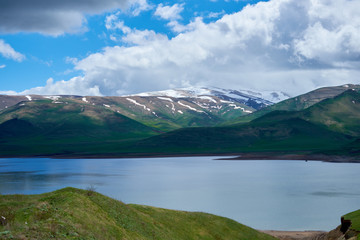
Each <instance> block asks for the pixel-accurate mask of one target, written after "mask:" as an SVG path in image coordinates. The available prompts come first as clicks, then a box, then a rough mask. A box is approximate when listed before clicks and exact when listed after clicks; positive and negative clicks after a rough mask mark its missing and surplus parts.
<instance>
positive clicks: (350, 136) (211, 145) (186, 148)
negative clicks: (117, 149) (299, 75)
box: [137, 90, 360, 154]
mask: <svg viewBox="0 0 360 240" xmlns="http://www.w3.org/2000/svg"><path fill="white" fill-rule="evenodd" d="M359 122H360V94H359V93H358V92H357V91H353V90H349V91H345V92H343V93H342V94H340V95H339V96H336V97H335V98H331V99H325V100H323V101H321V102H319V103H317V104H315V105H313V106H311V107H309V108H306V109H304V110H301V111H272V112H270V113H268V114H266V115H264V116H262V117H259V118H257V119H255V120H253V121H251V122H249V123H246V124H236V125H232V126H228V127H216V128H195V129H180V130H177V131H173V132H169V133H165V134H162V135H159V136H154V137H151V138H149V139H145V140H142V141H140V142H139V143H138V145H137V146H138V147H139V146H140V147H141V149H146V150H145V151H150V152H151V151H154V152H156V151H157V152H177V153H200V152H202V153H241V152H282V153H286V152H288V153H290V152H308V153H309V152H313V153H316V152H322V153H324V152H328V151H332V152H333V153H334V152H335V151H336V150H338V152H339V153H340V152H341V154H347V152H345V151H344V149H345V148H348V147H350V146H354V144H356V142H353V141H354V140H355V138H356V137H358V136H359V134H360V125H359V124H358V123H359Z"/></svg>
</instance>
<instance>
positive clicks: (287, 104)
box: [227, 84, 360, 124]
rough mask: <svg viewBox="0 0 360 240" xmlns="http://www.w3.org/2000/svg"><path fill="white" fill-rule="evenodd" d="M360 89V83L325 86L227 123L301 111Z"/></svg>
mask: <svg viewBox="0 0 360 240" xmlns="http://www.w3.org/2000/svg"><path fill="white" fill-rule="evenodd" d="M352 89H354V90H360V85H352V84H346V85H342V86H335V87H324V88H319V89H316V90H314V91H311V92H308V93H305V94H302V95H299V96H297V97H294V98H289V99H286V100H284V101H281V102H279V103H276V104H274V105H270V106H267V107H265V108H262V109H260V110H259V111H256V112H254V113H252V114H249V115H246V116H242V117H239V118H238V119H236V120H230V121H228V122H227V124H235V123H244V122H249V121H251V120H254V119H256V118H258V117H261V116H263V115H265V114H267V113H269V112H272V111H276V110H280V111H301V110H304V109H306V108H309V107H311V106H313V105H315V104H317V103H319V102H321V101H323V100H326V99H331V98H334V97H336V96H338V95H340V94H342V93H343V92H345V91H348V90H352Z"/></svg>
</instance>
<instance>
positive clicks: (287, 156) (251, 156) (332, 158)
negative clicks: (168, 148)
mask: <svg viewBox="0 0 360 240" xmlns="http://www.w3.org/2000/svg"><path fill="white" fill-rule="evenodd" d="M167 157H217V158H216V159H215V160H226V161H228V160H300V161H322V162H334V163H336V162H338V163H360V158H359V157H354V156H346V155H325V154H312V153H287V152H286V153H285V152H250V153H249V152H247V153H180V154H179V153H174V154H171V153H125V154H123V153H109V154H76V153H68V154H49V155H19V156H14V155H11V156H7V155H4V156H0V158H53V159H79V158H81V159H101V158H105V159H116V158H167Z"/></svg>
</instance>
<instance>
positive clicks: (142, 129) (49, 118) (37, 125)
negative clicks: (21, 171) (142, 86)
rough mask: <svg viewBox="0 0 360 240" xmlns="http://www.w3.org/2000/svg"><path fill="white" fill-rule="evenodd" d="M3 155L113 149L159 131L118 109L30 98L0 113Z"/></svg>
mask: <svg viewBox="0 0 360 240" xmlns="http://www.w3.org/2000/svg"><path fill="white" fill-rule="evenodd" d="M0 123H1V124H0V142H1V144H0V151H1V153H2V155H9V156H12V155H32V156H36V155H53V154H64V153H65V154H70V153H72V152H89V151H90V152H106V151H114V149H116V148H117V146H118V145H122V144H127V143H129V142H132V141H136V140H139V139H142V138H146V137H149V136H153V135H156V134H159V131H157V130H154V129H153V128H150V127H148V126H145V125H143V124H141V123H139V122H136V121H134V120H132V119H130V118H128V117H125V116H123V115H121V114H119V113H117V112H114V111H111V110H108V109H106V108H102V107H99V106H92V105H79V104H77V103H73V102H71V101H69V102H67V103H66V104H65V103H64V104H54V103H53V102H52V101H51V100H41V101H32V102H27V103H26V104H23V105H20V104H18V105H15V106H13V107H11V108H8V109H6V110H3V111H2V112H1V114H0Z"/></svg>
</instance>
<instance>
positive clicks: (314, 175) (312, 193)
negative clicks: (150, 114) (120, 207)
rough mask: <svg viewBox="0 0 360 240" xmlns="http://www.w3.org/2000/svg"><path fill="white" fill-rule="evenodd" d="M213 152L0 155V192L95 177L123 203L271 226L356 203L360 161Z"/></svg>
mask: <svg viewBox="0 0 360 240" xmlns="http://www.w3.org/2000/svg"><path fill="white" fill-rule="evenodd" d="M213 159H214V158H213V157H188V158H154V159H75V160H74V159H0V193H2V194H13V193H22V194H34V193H43V192H48V191H52V190H55V189H59V188H63V187H66V186H72V187H78V188H88V187H89V186H90V185H94V186H95V187H96V190H97V191H98V192H100V193H103V194H105V195H108V196H111V197H113V198H115V199H118V200H121V201H124V202H126V203H138V204H145V205H152V206H157V207H163V208H170V209H180V210H189V211H203V212H209V213H213V214H217V215H221V216H225V217H229V218H232V219H235V220H236V221H239V222H241V223H243V224H246V225H249V226H251V227H253V228H257V229H274V230H330V229H333V228H335V227H336V226H337V225H339V223H340V216H341V215H343V214H345V213H348V212H351V211H354V210H357V209H359V208H360V174H359V173H360V164H350V163H347V164H339V163H323V162H304V161H214V160H213Z"/></svg>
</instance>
